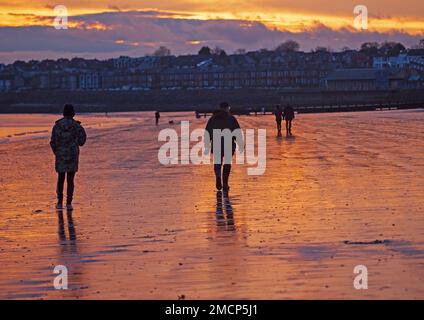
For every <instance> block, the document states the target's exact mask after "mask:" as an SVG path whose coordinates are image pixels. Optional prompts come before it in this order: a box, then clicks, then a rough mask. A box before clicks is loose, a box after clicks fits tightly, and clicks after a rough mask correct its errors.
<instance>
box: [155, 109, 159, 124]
mask: <svg viewBox="0 0 424 320" xmlns="http://www.w3.org/2000/svg"><path fill="white" fill-rule="evenodd" d="M159 119H160V112H159V111H156V112H155V120H156V125H159Z"/></svg>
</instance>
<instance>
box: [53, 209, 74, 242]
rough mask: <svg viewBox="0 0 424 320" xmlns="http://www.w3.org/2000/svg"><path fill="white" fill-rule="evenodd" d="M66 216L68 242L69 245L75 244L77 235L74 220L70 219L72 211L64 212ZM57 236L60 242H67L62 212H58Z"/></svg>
mask: <svg viewBox="0 0 424 320" xmlns="http://www.w3.org/2000/svg"><path fill="white" fill-rule="evenodd" d="M66 216H67V219H68V232H69V240H70V241H71V243H75V242H76V241H77V234H76V231H75V225H74V219H73V217H72V210H67V211H66ZM57 218H58V235H59V240H60V241H67V239H66V232H65V221H64V218H63V211H58V213H57Z"/></svg>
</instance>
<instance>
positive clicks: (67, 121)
mask: <svg viewBox="0 0 424 320" xmlns="http://www.w3.org/2000/svg"><path fill="white" fill-rule="evenodd" d="M74 116H75V110H74V107H73V106H72V105H70V104H67V105H65V107H64V110H63V118H62V119H59V120H57V121H56V123H55V125H54V127H53V131H52V135H51V140H50V146H51V148H52V151H53V153H54V155H55V157H56V162H55V168H56V172H57V173H58V180H57V189H56V192H57V205H56V208H57V209H58V210H62V209H63V187H64V183H65V177H66V180H67V184H68V188H67V199H66V209H67V210H72V209H73V208H72V199H73V195H74V178H75V174H76V172H77V171H78V164H79V147H82V146H83V145H84V144H85V142H86V139H87V135H86V133H85V130H84V128H83V127H82V126H81V122H79V121H76V120H74Z"/></svg>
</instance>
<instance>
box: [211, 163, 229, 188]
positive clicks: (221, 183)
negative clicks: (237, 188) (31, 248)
mask: <svg viewBox="0 0 424 320" xmlns="http://www.w3.org/2000/svg"><path fill="white" fill-rule="evenodd" d="M222 167H224V168H223V169H222ZM214 170H215V177H216V188H217V189H218V190H221V188H224V190H228V189H229V186H228V181H229V179H230V173H231V164H224V165H222V164H215V165H214Z"/></svg>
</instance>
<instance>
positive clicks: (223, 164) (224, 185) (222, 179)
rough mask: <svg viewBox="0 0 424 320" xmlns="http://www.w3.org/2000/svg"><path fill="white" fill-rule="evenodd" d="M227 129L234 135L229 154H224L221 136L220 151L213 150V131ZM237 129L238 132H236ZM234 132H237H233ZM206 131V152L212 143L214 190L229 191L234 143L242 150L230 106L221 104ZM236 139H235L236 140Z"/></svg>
mask: <svg viewBox="0 0 424 320" xmlns="http://www.w3.org/2000/svg"><path fill="white" fill-rule="evenodd" d="M217 129H218V130H225V129H228V130H230V131H231V133H233V134H234V135H233V136H232V137H231V154H225V149H226V148H225V139H224V137H223V136H221V139H220V141H221V143H220V144H221V148H220V149H221V150H214V149H215V148H214V130H217ZM237 129H239V130H237ZM235 130H237V131H236V132H235ZM206 131H207V132H208V133H209V141H207V140H206V139H205V143H206V150H208V148H209V145H210V144H211V142H212V148H211V151H212V153H213V154H214V171H215V177H216V189H217V190H222V189H224V190H225V191H228V190H229V189H230V187H229V184H228V181H229V177H230V173H231V160H232V157H233V155H234V153H235V151H236V141H237V144H238V145H239V148H241V149H242V150H243V148H244V143H243V137H242V135H241V129H240V125H239V123H238V121H237V119H236V118H235V117H234V116H233V115H231V114H230V106H229V104H228V103H227V102H223V103H221V105H220V107H219V109H218V110H216V111H215V112H214V113H213V115H212V117H211V118H210V119H209V121H208V124H207V125H206ZM236 137H237V138H236Z"/></svg>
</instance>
